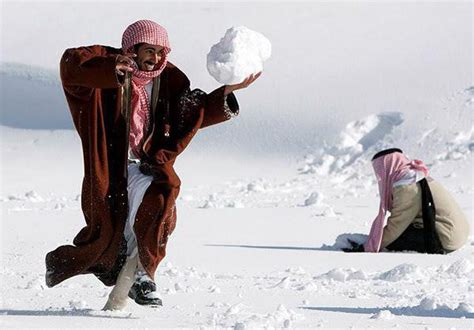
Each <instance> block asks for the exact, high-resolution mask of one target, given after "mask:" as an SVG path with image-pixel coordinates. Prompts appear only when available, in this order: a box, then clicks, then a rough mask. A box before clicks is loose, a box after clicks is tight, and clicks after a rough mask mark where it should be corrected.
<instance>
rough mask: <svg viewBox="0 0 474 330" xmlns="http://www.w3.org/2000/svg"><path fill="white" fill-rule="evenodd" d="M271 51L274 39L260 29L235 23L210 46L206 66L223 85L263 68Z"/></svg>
mask: <svg viewBox="0 0 474 330" xmlns="http://www.w3.org/2000/svg"><path fill="white" fill-rule="evenodd" d="M270 55H271V43H270V41H269V40H268V39H267V38H266V37H265V36H263V35H262V34H261V33H258V32H255V31H252V30H250V29H249V28H246V27H245V26H238V27H232V28H230V29H228V30H227V32H226V33H225V35H224V37H223V38H222V39H221V40H220V41H219V42H218V43H217V44H215V45H214V46H212V47H211V50H210V51H209V54H207V70H208V71H209V73H210V74H211V76H212V77H214V79H216V80H217V81H218V82H219V83H221V84H224V85H232V84H238V83H240V82H242V81H243V80H244V79H245V78H247V77H248V76H250V75H251V74H255V73H258V72H261V71H263V62H265V61H266V60H268V59H269V58H270Z"/></svg>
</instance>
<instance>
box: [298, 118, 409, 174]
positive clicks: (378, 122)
mask: <svg viewBox="0 0 474 330" xmlns="http://www.w3.org/2000/svg"><path fill="white" fill-rule="evenodd" d="M403 121H404V119H403V115H402V113H401V112H382V113H379V114H375V115H370V116H368V117H365V118H363V119H360V120H356V121H353V122H350V123H348V124H347V125H346V127H345V129H344V130H343V131H342V132H341V133H340V135H339V138H338V142H337V143H336V144H335V145H334V146H332V147H330V148H325V149H322V150H320V151H319V154H320V155H321V157H317V158H316V160H313V161H307V162H306V165H305V166H304V168H302V169H301V172H302V173H303V174H305V173H316V174H319V175H327V174H334V173H341V172H343V171H344V170H345V169H346V168H347V167H348V166H350V165H351V164H353V163H354V162H356V161H357V160H358V159H359V158H361V157H362V156H363V155H365V154H366V153H367V152H369V151H372V152H374V148H378V149H382V148H384V147H386V146H388V145H389V144H390V141H385V140H386V138H387V137H388V136H389V135H390V133H391V132H392V131H393V129H394V128H395V127H396V126H399V125H401V124H402V123H403ZM366 158H369V157H366Z"/></svg>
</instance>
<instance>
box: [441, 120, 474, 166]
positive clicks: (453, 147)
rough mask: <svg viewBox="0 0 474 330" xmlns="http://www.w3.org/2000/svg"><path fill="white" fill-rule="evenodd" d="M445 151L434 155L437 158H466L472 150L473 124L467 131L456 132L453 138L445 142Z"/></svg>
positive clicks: (473, 148) (473, 141)
mask: <svg viewBox="0 0 474 330" xmlns="http://www.w3.org/2000/svg"><path fill="white" fill-rule="evenodd" d="M446 148H447V151H446V152H443V153H440V154H438V155H437V156H436V159H438V160H459V159H466V158H467V157H468V156H469V154H470V153H471V152H472V151H474V126H472V127H471V129H470V130H469V131H465V132H456V133H455V137H454V139H452V140H451V141H449V142H448V143H447V144H446Z"/></svg>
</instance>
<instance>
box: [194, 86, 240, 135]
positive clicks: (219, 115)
mask: <svg viewBox="0 0 474 330" xmlns="http://www.w3.org/2000/svg"><path fill="white" fill-rule="evenodd" d="M224 89H225V86H222V87H220V88H218V89H216V90H214V91H213V92H211V93H210V94H208V95H207V98H206V102H205V104H204V118H203V121H202V125H201V128H204V127H207V126H211V125H215V124H219V123H221V122H224V121H226V120H229V119H231V118H233V117H235V116H237V115H238V114H239V104H238V102H237V98H236V97H235V95H234V93H230V94H229V95H227V96H225V95H224Z"/></svg>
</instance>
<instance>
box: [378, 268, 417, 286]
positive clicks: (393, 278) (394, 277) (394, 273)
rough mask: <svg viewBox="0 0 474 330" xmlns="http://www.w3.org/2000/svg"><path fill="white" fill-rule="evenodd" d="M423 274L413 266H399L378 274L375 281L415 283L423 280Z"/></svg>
mask: <svg viewBox="0 0 474 330" xmlns="http://www.w3.org/2000/svg"><path fill="white" fill-rule="evenodd" d="M425 276H426V275H425V274H424V272H423V270H422V269H420V267H418V266H416V265H413V264H401V265H398V266H396V267H394V268H392V269H391V270H389V271H387V272H385V273H382V274H380V275H379V276H378V277H377V279H380V280H383V281H389V282H399V281H410V282H412V281H417V280H423V279H425Z"/></svg>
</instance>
